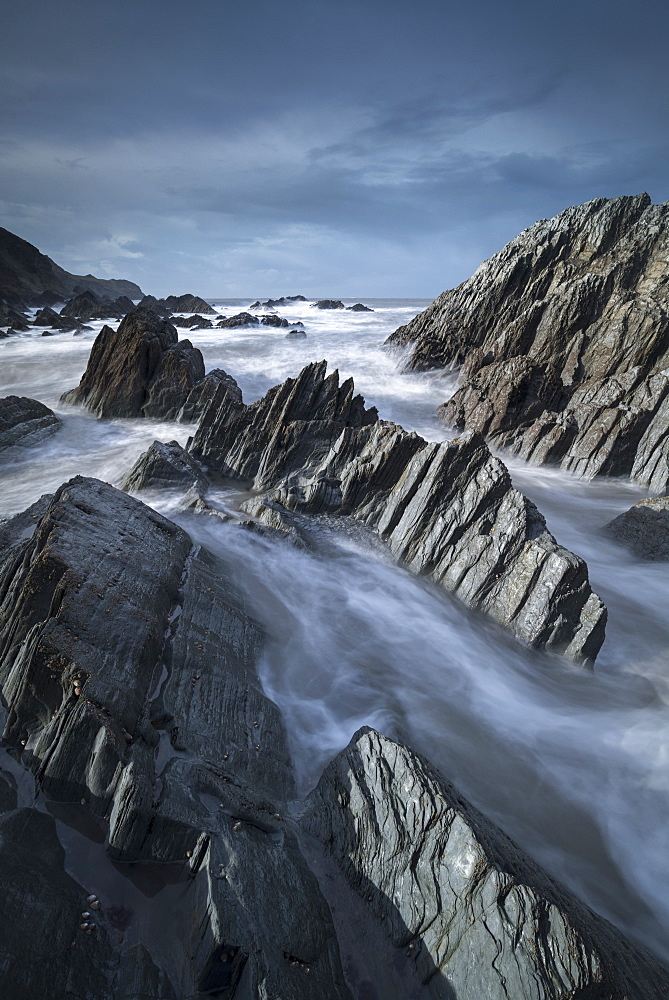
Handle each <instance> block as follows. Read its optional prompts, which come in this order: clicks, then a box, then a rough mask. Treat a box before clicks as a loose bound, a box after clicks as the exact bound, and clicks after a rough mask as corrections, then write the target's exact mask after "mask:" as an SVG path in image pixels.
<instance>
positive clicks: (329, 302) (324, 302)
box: [311, 299, 344, 309]
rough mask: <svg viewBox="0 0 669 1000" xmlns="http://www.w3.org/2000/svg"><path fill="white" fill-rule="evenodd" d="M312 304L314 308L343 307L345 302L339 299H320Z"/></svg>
mask: <svg viewBox="0 0 669 1000" xmlns="http://www.w3.org/2000/svg"><path fill="white" fill-rule="evenodd" d="M311 305H312V306H313V308H314V309H343V308H344V303H343V302H340V301H339V299H319V300H318V302H312V303H311Z"/></svg>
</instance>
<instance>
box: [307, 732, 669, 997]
mask: <svg viewBox="0 0 669 1000" xmlns="http://www.w3.org/2000/svg"><path fill="white" fill-rule="evenodd" d="M302 823H303V826H304V828H305V829H306V830H307V832H308V833H310V834H311V835H313V836H315V837H316V838H317V839H318V840H320V841H321V843H322V844H323V846H324V848H325V851H326V853H327V854H329V855H330V856H331V857H332V858H333V859H334V861H335V863H336V864H337V865H338V866H339V868H340V869H341V871H342V873H343V875H344V878H345V879H346V881H347V882H348V884H349V885H350V886H351V888H352V889H353V890H354V891H355V892H356V893H357V894H358V895H359V896H360V897H361V898H362V899H363V900H364V903H365V909H366V911H367V913H368V914H369V919H370V920H373V921H376V922H378V924H379V925H380V927H381V928H382V932H383V933H384V934H385V935H386V936H387V937H388V938H389V940H390V943H391V945H392V946H393V948H394V949H395V951H396V954H395V961H396V962H397V963H398V964H399V963H400V962H401V961H402V960H407V959H408V964H409V965H410V966H412V967H413V975H414V978H413V982H414V984H415V985H414V989H415V990H416V992H415V995H416V996H418V995H420V996H424V997H426V998H435V1000H456V998H457V1000H481V998H482V997H490V998H493V997H494V998H498V997H499V998H509V1000H511V998H513V1000H566V998H573V1000H576V998H578V1000H586V998H591V997H592V998H594V997H597V998H598V1000H623V998H625V1000H651V998H660V997H666V996H667V995H668V993H669V978H668V972H667V970H666V969H665V968H664V967H663V966H662V965H661V964H660V963H659V962H657V961H656V960H655V959H654V958H653V957H652V956H651V955H650V954H649V953H647V952H645V951H644V950H643V949H641V948H638V947H635V946H633V945H631V944H630V943H629V942H628V941H627V940H626V939H625V938H623V936H622V935H621V934H620V932H619V931H617V930H616V929H615V928H614V927H613V926H612V925H611V924H609V923H608V922H607V921H605V920H604V919H603V918H601V917H599V916H597V915H596V914H595V913H593V912H592V911H591V910H589V909H588V908H587V907H586V906H585V905H584V904H583V903H581V902H580V900H578V899H577V898H576V897H575V896H573V894H572V893H570V892H569V891H568V890H567V889H565V888H564V887H563V886H561V885H560V884H559V883H558V882H556V881H555V880H554V879H552V878H551V877H550V876H549V875H547V874H546V872H544V871H543V870H542V869H541V868H540V867H539V866H538V865H537V864H536V863H535V862H534V861H532V860H531V858H529V857H528V856H527V855H526V854H524V853H523V852H522V851H521V850H520V849H519V848H518V847H517V846H516V845H515V844H514V843H513V841H511V840H510V839H509V838H508V837H506V836H505V834H503V833H502V832H501V830H499V829H498V828H497V827H495V826H494V825H493V824H492V823H490V822H489V821H488V820H487V819H486V818H485V817H484V816H482V815H481V813H479V812H478V810H476V809H474V808H473V806H471V805H470V804H469V803H468V802H467V801H466V800H465V799H464V798H463V797H462V795H460V793H459V792H458V791H457V789H455V788H454V787H453V786H452V785H451V784H449V782H447V781H446V780H445V779H444V778H442V777H441V775H440V774H439V773H438V772H437V771H436V770H435V769H434V768H433V767H432V766H431V765H430V764H429V763H428V761H426V760H425V759H424V758H422V757H420V756H419V755H418V754H415V753H413V752H412V751H411V750H409V749H408V748H407V747H406V746H403V745H402V744H399V743H395V742H393V741H392V740H389V739H386V738H385V737H383V736H381V735H380V734H379V733H377V732H375V731H374V730H373V729H368V728H365V729H362V730H360V731H359V732H358V733H357V734H356V735H355V736H354V737H353V739H352V740H351V743H350V744H349V746H348V747H347V748H346V750H344V751H342V753H340V754H339V755H338V756H337V757H336V758H335V759H334V760H333V761H332V763H331V764H329V765H328V767H327V768H326V769H325V772H324V774H323V776H322V777H321V780H320V781H319V783H318V786H317V787H316V789H315V790H314V791H313V792H312V793H311V794H310V795H309V797H308V799H307V808H306V811H305V815H304V817H303V819H302ZM421 984H422V987H423V989H424V992H420V993H418V988H419V986H420V985H421ZM404 989H405V990H406V986H405V987H404ZM396 995H397V997H398V998H399V997H401V996H404V995H407V993H406V992H404V993H402V992H400V991H398V992H397V994H396Z"/></svg>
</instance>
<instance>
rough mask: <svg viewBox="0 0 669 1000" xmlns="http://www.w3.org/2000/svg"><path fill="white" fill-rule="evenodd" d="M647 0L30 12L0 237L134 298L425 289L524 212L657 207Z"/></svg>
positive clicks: (292, 2) (660, 34) (6, 147)
mask: <svg viewBox="0 0 669 1000" xmlns="http://www.w3.org/2000/svg"><path fill="white" fill-rule="evenodd" d="M668 21H669V17H668V12H667V10H666V9H665V5H664V4H660V3H658V2H655V0H652V2H647V3H644V4H642V5H632V4H631V3H628V2H621V0H607V2H606V3H599V2H594V0H583V2H581V3H578V4H577V3H575V2H572V0H567V2H565V3H562V4H559V5H555V4H548V3H537V2H536V0H534V2H533V3H530V2H525V0H522V2H521V0H515V2H510V3H505V4H499V3H493V2H490V0H475V2H473V3H469V4H467V5H466V6H465V4H464V3H454V2H446V3H444V2H443V0H442V2H439V3H437V2H433V0H417V2H413V3H411V4H409V3H408V0H406V2H404V0H402V2H400V0H386V2H384V3H381V2H380V0H368V2H356V3H353V2H347V0H342V2H338V3H336V4H335V3H334V2H327V3H326V2H319V0H313V2H310V3H307V2H302V0H288V2H284V3H283V4H277V3H275V2H274V3H270V2H269V0H250V2H249V3H247V4H246V5H244V7H243V8H242V7H241V5H233V4H230V3H225V2H221V0H216V2H214V0H192V2H191V3H189V4H188V5H186V4H183V3H180V2H178V0H161V2H160V3H159V2H158V0H135V2H133V3H132V4H131V3H128V2H127V0H116V2H112V0H98V2H96V3H90V2H89V0H88V2H85V3H84V2H82V0H62V2H61V3H59V4H58V5H55V4H49V5H45V4H43V3H42V2H41V0H40V2H39V3H37V2H35V0H28V2H27V3H24V4H23V6H22V7H21V8H20V9H18V8H17V9H16V10H15V11H14V12H13V16H12V19H11V22H10V23H8V24H7V25H6V30H5V33H4V36H3V38H2V39H1V40H0V64H1V65H2V70H1V74H0V113H1V114H2V120H3V122H5V123H6V125H5V128H4V131H3V133H2V135H0V190H1V191H2V198H3V199H4V200H3V202H2V210H3V211H2V215H3V224H4V225H5V226H7V228H9V229H13V230H14V231H16V232H18V233H20V234H21V235H23V236H25V237H26V238H28V239H30V240H31V241H32V242H35V243H36V244H37V245H39V246H40V248H42V249H44V250H45V251H46V252H48V253H50V254H52V256H55V257H56V258H57V259H58V260H59V262H60V263H62V264H64V265H65V266H68V267H71V268H73V269H77V268H78V267H79V266H80V267H81V268H83V269H85V270H94V271H95V270H96V269H97V270H98V271H100V272H101V273H108V274H110V273H114V274H124V275H127V276H129V277H134V278H136V280H139V281H140V282H142V283H143V284H144V285H145V286H146V287H147V288H149V289H150V290H152V291H157V292H166V291H173V290H175V287H176V286H177V285H178V286H179V287H181V286H182V285H184V287H186V286H189V287H190V286H192V287H193V288H194V289H195V290H197V291H200V292H203V293H208V294H216V293H218V294H225V293H228V294H237V293H239V294H243V293H247V292H248V293H249V294H256V292H266V293H267V294H273V293H275V292H276V293H279V292H282V291H285V290H286V288H294V287H297V285H299V290H300V291H305V292H306V293H309V292H333V293H334V292H336V293H338V294H346V293H347V292H350V293H351V294H358V293H363V294H364V293H366V294H372V293H374V292H375V293H377V294H387V295H398V294H400V295H401V294H406V295H417V294H424V295H432V294H436V293H438V292H439V291H441V290H442V288H443V287H446V286H448V285H451V284H454V283H456V282H457V281H459V280H461V279H462V278H464V277H466V276H467V274H468V273H470V272H471V270H472V269H473V268H474V267H475V266H476V265H477V264H478V262H479V260H480V259H482V258H483V257H486V256H489V255H490V254H491V253H492V252H494V251H495V250H496V249H498V247H499V246H500V245H501V243H503V242H504V241H506V240H507V239H510V238H511V237H513V236H514V235H515V234H516V232H518V231H519V230H520V229H522V228H524V227H525V226H527V225H529V224H531V223H532V222H533V221H535V219H536V218H540V217H546V216H550V215H552V214H554V213H555V212H557V211H559V210H560V209H562V208H564V207H566V206H567V205H568V204H574V203H577V202H581V201H585V200H587V199H589V198H592V197H596V196H599V195H607V196H611V195H617V194H622V193H635V192H637V191H639V190H643V189H648V190H649V192H650V194H651V196H652V197H653V198H654V200H656V201H661V200H665V199H666V198H668V197H669V179H668V177H667V169H666V163H667V149H666V145H667V143H666V142H665V141H664V138H663V137H664V135H666V134H667V126H668V125H669V121H668V117H669V109H668V107H667V102H666V93H667V68H666V57H665V52H664V48H665V38H666V28H667V27H668V26H669V24H668Z"/></svg>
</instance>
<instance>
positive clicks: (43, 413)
mask: <svg viewBox="0 0 669 1000" xmlns="http://www.w3.org/2000/svg"><path fill="white" fill-rule="evenodd" d="M61 427H62V423H61V421H60V419H59V418H58V417H57V416H56V414H55V413H54V412H53V410H50V409H49V407H48V406H45V405H44V403H40V402H39V401H38V400H37V399H29V398H28V397H27V396H5V397H4V398H3V399H0V462H6V461H9V460H13V459H16V458H20V457H22V456H23V455H24V454H25V449H26V448H32V447H33V445H36V444H39V443H40V442H42V441H44V440H45V438H48V437H50V436H51V434H55V433H56V431H57V430H59V429H60V428H61Z"/></svg>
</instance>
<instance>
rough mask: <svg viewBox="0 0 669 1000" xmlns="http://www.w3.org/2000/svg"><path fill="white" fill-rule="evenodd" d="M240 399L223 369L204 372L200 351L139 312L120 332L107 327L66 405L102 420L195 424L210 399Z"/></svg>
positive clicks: (164, 323) (150, 313) (154, 318)
mask: <svg viewBox="0 0 669 1000" xmlns="http://www.w3.org/2000/svg"><path fill="white" fill-rule="evenodd" d="M226 393H232V394H233V395H236V394H237V393H238V394H239V397H240V398H241V393H239V387H238V386H237V383H236V382H235V381H234V379H232V378H231V376H229V375H227V374H226V373H225V372H224V371H222V370H221V369H216V370H215V371H212V372H210V373H209V374H208V375H205V373H204V361H203V359H202V354H201V352H200V351H199V350H198V349H197V348H196V347H193V345H192V344H191V343H190V341H188V340H181V341H179V340H178V335H177V331H176V329H175V328H174V326H172V324H171V323H169V322H168V321H167V320H165V319H162V318H161V317H160V316H158V315H157V314H156V313H155V312H153V311H152V310H150V309H148V310H147V309H140V308H138V309H135V310H133V311H132V312H130V313H128V315H127V316H126V317H125V318H124V319H123V320H122V321H121V323H120V325H119V328H118V331H114V330H113V329H112V328H111V327H109V326H105V327H103V328H102V330H101V331H100V333H99V334H98V336H97V337H96V339H95V343H94V344H93V348H92V350H91V355H90V358H89V361H88V366H87V368H86V371H85V372H84V375H83V377H82V379H81V382H80V383H79V386H78V387H77V388H76V389H72V390H71V391H70V392H66V393H65V394H64V395H63V396H62V400H63V402H66V403H74V404H83V405H84V406H86V407H87V408H88V409H89V410H91V411H92V412H93V413H95V414H97V416H99V417H106V418H109V417H151V418H153V419H156V420H178V421H181V422H186V423H189V422H193V421H195V420H197V419H198V418H199V416H200V414H201V413H202V411H203V409H204V408H205V407H206V406H207V405H209V403H210V402H211V401H212V399H216V400H218V399H219V398H220V397H221V396H222V395H225V394H226Z"/></svg>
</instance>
